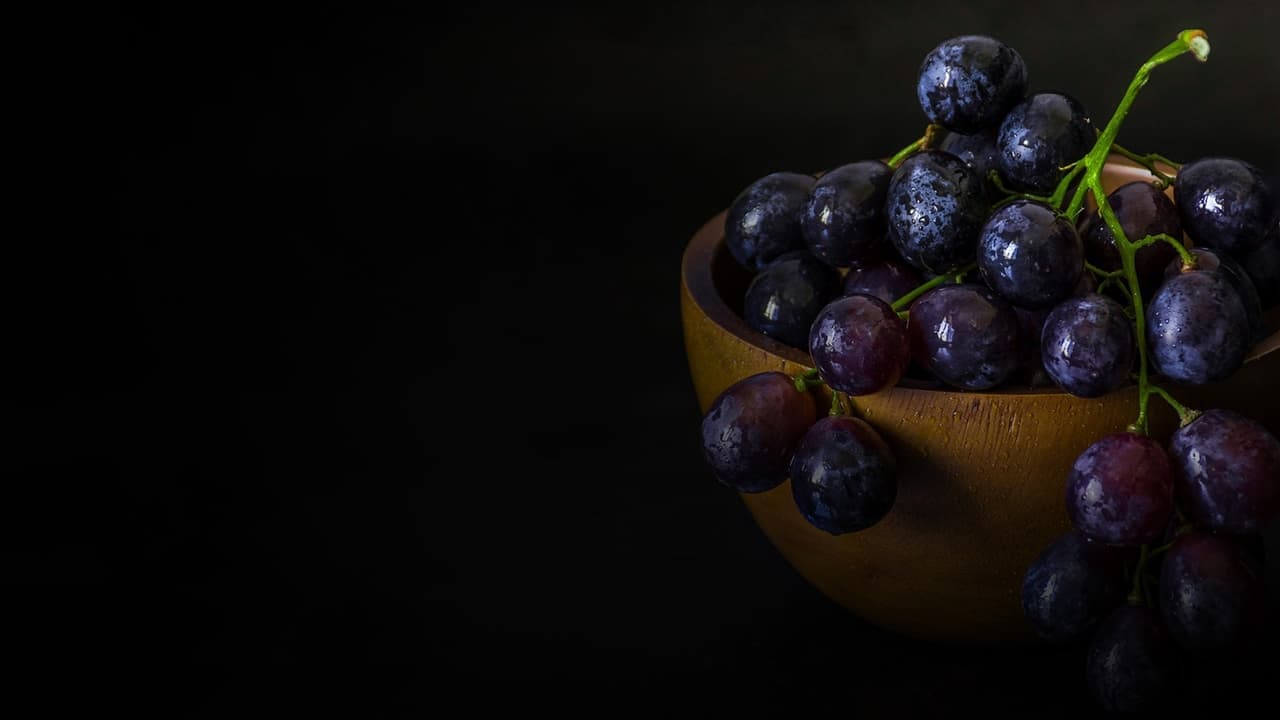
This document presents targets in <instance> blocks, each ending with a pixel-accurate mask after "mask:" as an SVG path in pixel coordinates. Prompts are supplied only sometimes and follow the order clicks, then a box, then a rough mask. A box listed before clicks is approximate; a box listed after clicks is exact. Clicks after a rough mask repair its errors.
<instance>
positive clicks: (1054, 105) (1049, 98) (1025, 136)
mask: <svg viewBox="0 0 1280 720" xmlns="http://www.w3.org/2000/svg"><path fill="white" fill-rule="evenodd" d="M1094 139H1095V137H1094V129H1093V123H1092V122H1090V120H1089V115H1088V113H1086V112H1085V109H1084V106H1083V105H1081V104H1080V103H1079V102H1078V101H1076V99H1075V98H1073V97H1070V96H1068V95H1062V94H1059V93H1040V94H1038V95H1032V96H1031V97H1029V98H1027V99H1026V100H1023V101H1022V102H1020V103H1018V104H1017V105H1015V106H1014V108H1013V109H1012V110H1010V111H1009V114H1008V115H1005V117H1004V121H1003V122H1002V123H1000V134H999V135H998V136H997V138H996V147H997V148H998V149H999V151H1000V155H999V160H1000V175H1001V177H1003V178H1004V181H1005V182H1006V183H1008V184H1009V185H1011V186H1012V187H1014V188H1015V189H1018V190H1024V191H1027V192H1034V193H1039V194H1042V195H1044V194H1048V193H1051V192H1053V190H1054V188H1056V187H1057V185H1058V181H1060V180H1061V179H1062V177H1063V175H1065V174H1066V172H1065V171H1064V170H1062V168H1063V166H1065V165H1068V164H1069V163H1073V162H1075V161H1077V160H1079V159H1080V158H1082V157H1084V155H1085V153H1087V152H1088V151H1089V149H1090V148H1091V147H1093V142H1094Z"/></svg>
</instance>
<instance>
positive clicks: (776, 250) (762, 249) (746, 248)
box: [724, 172, 814, 272]
mask: <svg viewBox="0 0 1280 720" xmlns="http://www.w3.org/2000/svg"><path fill="white" fill-rule="evenodd" d="M813 183H814V178H813V176H812V175H801V174H799V173H793V172H776V173H773V174H771V175H766V176H764V177H762V178H760V179H759V180H756V181H755V182H753V183H751V184H750V185H748V186H747V188H746V189H745V190H743V191H742V192H741V193H738V197H736V198H734V201H733V204H732V205H730V206H729V213H728V215H727V216H726V217H725V221H724V238H725V245H727V246H728V248H729V254H730V255H733V258H734V259H735V260H737V261H738V262H739V263H740V264H741V265H742V266H743V267H745V268H746V269H748V270H750V271H752V272H759V271H760V270H763V269H764V268H765V266H767V265H768V264H769V263H770V262H772V261H774V260H776V259H777V258H778V257H780V256H782V255H784V254H786V253H788V252H790V251H792V250H803V249H804V237H803V236H802V235H801V234H800V211H801V209H803V208H804V204H805V202H807V201H808V199H809V191H810V190H811V189H812V188H813Z"/></svg>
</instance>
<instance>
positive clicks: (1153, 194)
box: [1080, 180, 1182, 299]
mask: <svg viewBox="0 0 1280 720" xmlns="http://www.w3.org/2000/svg"><path fill="white" fill-rule="evenodd" d="M1107 204H1108V205H1110V206H1111V209H1112V210H1113V211H1115V214H1116V220H1119V221H1120V229H1121V230H1123V231H1124V235H1125V237H1126V238H1128V239H1129V242H1137V241H1139V240H1141V239H1142V238H1144V237H1146V236H1148V235H1159V234H1161V233H1164V234H1165V235H1168V236H1170V237H1172V238H1174V239H1175V240H1182V221H1181V220H1179V219H1178V209H1177V208H1176V207H1174V206H1173V201H1171V200H1170V199H1169V198H1168V196H1166V195H1165V194H1164V193H1163V192H1161V191H1160V190H1159V189H1157V188H1156V186H1154V185H1152V184H1151V183H1149V182H1143V181H1140V180H1139V181H1135V182H1131V183H1127V184H1125V185H1121V186H1120V187H1118V188H1116V189H1115V190H1113V191H1112V192H1111V194H1110V195H1108V196H1107ZM1080 239H1081V240H1083V241H1084V255H1085V259H1086V260H1088V261H1089V262H1091V263H1093V264H1094V265H1096V266H1097V267H1098V268H1100V269H1102V270H1119V269H1120V265H1121V263H1120V251H1119V250H1118V249H1116V241H1115V237H1114V236H1113V235H1112V234H1111V229H1110V228H1108V227H1107V224H1106V223H1105V222H1104V221H1103V220H1102V216H1101V215H1100V214H1099V213H1098V212H1096V211H1095V212H1092V213H1089V214H1088V215H1087V216H1085V219H1084V220H1083V221H1082V222H1081V223H1080ZM1176 257H1178V251H1177V250H1176V249H1175V248H1174V247H1173V246H1172V245H1170V244H1169V243H1167V242H1158V243H1155V244H1153V245H1148V246H1146V247H1144V248H1142V249H1141V250H1139V251H1138V252H1137V254H1136V255H1135V256H1134V270H1135V272H1136V273H1137V275H1138V285H1139V287H1140V289H1141V292H1142V297H1143V298H1144V299H1150V298H1151V294H1152V293H1154V292H1155V291H1156V288H1158V287H1160V283H1162V282H1164V276H1163V273H1164V268H1165V266H1166V265H1168V264H1169V261H1170V260H1173V259H1174V258H1176Z"/></svg>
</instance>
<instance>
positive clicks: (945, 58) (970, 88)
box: [916, 35, 1027, 133]
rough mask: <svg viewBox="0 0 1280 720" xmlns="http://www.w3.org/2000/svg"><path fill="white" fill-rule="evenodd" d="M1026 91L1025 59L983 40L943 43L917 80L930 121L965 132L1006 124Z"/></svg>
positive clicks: (995, 42) (968, 38) (991, 40)
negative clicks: (1006, 120) (1009, 114)
mask: <svg viewBox="0 0 1280 720" xmlns="http://www.w3.org/2000/svg"><path fill="white" fill-rule="evenodd" d="M1026 91H1027V65H1026V63H1025V62H1023V60H1022V56H1021V55H1019V54H1018V52H1017V51H1016V50H1014V49H1013V48H1011V47H1009V46H1008V45H1005V44H1004V43H1002V42H1000V41H999V40H996V39H995V38H991V37H986V36H982V35H965V36H962V37H956V38H951V39H950V40H944V41H943V42H941V43H939V44H938V46H937V47H935V48H934V49H933V50H931V51H929V54H928V55H926V56H925V58H924V63H923V64H922V65H921V66H920V78H919V80H917V81H916V96H917V97H918V98H919V100H920V108H921V109H922V110H924V114H925V116H926V117H928V118H929V121H930V122H933V123H937V124H939V125H941V126H943V127H945V128H947V129H948V130H953V131H955V132H961V133H972V132H976V131H978V130H981V129H983V128H986V127H990V126H992V125H995V124H996V123H998V122H1000V118H1001V117H1003V116H1004V114H1005V113H1006V112H1008V111H1009V108H1011V107H1013V105H1014V103H1016V102H1018V101H1019V100H1021V99H1022V96H1023V95H1024V94H1025V93H1026Z"/></svg>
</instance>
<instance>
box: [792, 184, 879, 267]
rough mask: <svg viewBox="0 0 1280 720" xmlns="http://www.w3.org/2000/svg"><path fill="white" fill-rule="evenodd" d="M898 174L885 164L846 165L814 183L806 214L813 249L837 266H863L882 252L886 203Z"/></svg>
mask: <svg viewBox="0 0 1280 720" xmlns="http://www.w3.org/2000/svg"><path fill="white" fill-rule="evenodd" d="M891 177H893V170H892V169H890V168H889V166H888V165H885V164H884V163H882V162H880V161H879V160H865V161H862V162H856V163H850V164H848V165H842V166H840V167H838V168H836V169H835V170H832V171H831V172H829V173H826V174H825V175H823V176H822V177H820V178H818V181H817V182H816V183H814V185H813V191H812V193H811V194H810V196H809V200H808V201H807V202H806V203H805V205H804V208H803V209H802V210H801V212H800V231H801V234H802V235H803V236H804V241H805V243H806V244H807V245H808V246H809V251H810V252H812V253H813V254H814V255H816V256H817V257H818V258H820V259H821V260H823V261H824V262H827V263H830V264H831V265H834V266H836V267H849V266H850V265H861V264H862V263H863V262H866V261H867V260H870V259H871V258H872V257H873V256H875V255H877V254H878V253H879V252H880V251H881V247H882V245H883V244H884V239H885V215H884V199H885V195H886V194H887V193H888V191H889V179H890V178H891Z"/></svg>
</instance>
